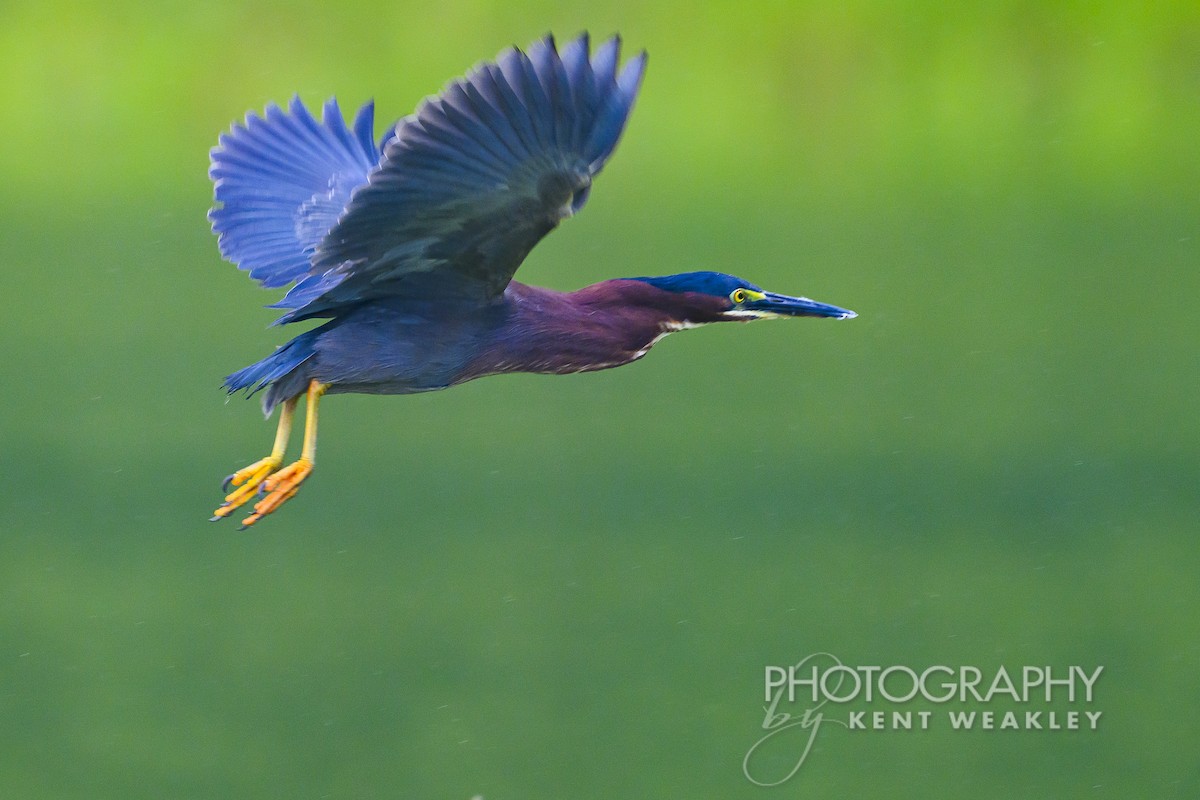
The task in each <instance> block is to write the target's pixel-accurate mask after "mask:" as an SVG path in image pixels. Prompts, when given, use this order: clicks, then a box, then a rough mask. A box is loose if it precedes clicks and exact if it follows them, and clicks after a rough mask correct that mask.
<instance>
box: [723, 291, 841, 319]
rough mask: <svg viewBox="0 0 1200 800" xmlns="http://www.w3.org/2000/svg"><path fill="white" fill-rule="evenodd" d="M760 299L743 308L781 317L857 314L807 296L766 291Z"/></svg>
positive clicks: (835, 316)
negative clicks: (790, 295) (792, 295)
mask: <svg viewBox="0 0 1200 800" xmlns="http://www.w3.org/2000/svg"><path fill="white" fill-rule="evenodd" d="M765 294H766V296H765V297H764V298H763V299H762V300H752V301H751V302H749V303H746V305H745V308H746V309H747V310H750V311H755V312H760V313H762V314H763V316H766V315H769V314H774V315H778V316H781V317H832V318H834V319H854V318H855V317H857V316H858V314H855V313H854V312H853V311H851V310H849V309H846V308H838V307H837V306H831V305H828V304H826V303H818V302H817V301H816V300H809V299H808V298H807V297H788V296H787V295H786V294H775V293H774V292H766V293H765Z"/></svg>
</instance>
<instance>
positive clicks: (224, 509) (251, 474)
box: [212, 456, 282, 521]
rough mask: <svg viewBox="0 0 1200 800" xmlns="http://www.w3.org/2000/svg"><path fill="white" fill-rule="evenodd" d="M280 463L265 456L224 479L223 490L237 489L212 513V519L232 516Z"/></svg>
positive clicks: (271, 457) (278, 459)
mask: <svg viewBox="0 0 1200 800" xmlns="http://www.w3.org/2000/svg"><path fill="white" fill-rule="evenodd" d="M281 461H282V459H280V458H276V457H275V456H267V457H266V458H263V459H260V460H258V461H255V462H254V463H253V464H251V465H250V466H248V467H243V468H242V469H239V470H238V471H237V472H235V473H233V474H232V475H230V476H229V477H228V478H226V479H225V481H224V484H223V488H224V489H226V490H228V489H229V487H230V486H231V485H232V486H236V487H238V488H237V489H235V490H234V491H232V492H230V493H229V494H228V495H226V496H225V502H224V503H221V505H220V507H218V508H217V510H216V511H214V512H213V515H212V519H213V520H214V521H215V520H218V519H224V518H225V517H227V516H229V515H230V514H232V513H233V512H234V511H236V510H237V509H238V508H239V507H241V506H243V505H245V503H246V501H247V500H249V499H250V498H251V497H253V496H254V493H255V491H256V490H257V489H258V487H259V485H260V484H262V483H263V481H265V480H266V479H267V477H268V476H269V475H270V474H271V473H272V472H274V471H275V470H277V469H279V464H280V462H281Z"/></svg>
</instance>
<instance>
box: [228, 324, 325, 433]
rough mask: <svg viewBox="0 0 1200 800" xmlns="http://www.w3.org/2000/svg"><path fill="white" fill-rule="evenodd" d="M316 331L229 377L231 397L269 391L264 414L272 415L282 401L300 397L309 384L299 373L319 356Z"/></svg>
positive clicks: (264, 400) (301, 336)
mask: <svg viewBox="0 0 1200 800" xmlns="http://www.w3.org/2000/svg"><path fill="white" fill-rule="evenodd" d="M313 333H315V331H309V332H307V333H303V334H301V335H299V336H297V337H296V338H295V339H292V340H291V341H290V342H288V343H287V344H285V345H283V346H282V347H280V348H278V349H276V350H275V352H274V353H272V354H271V355H269V356H267V357H266V358H264V359H263V360H262V361H259V362H258V363H255V364H251V365H250V366H248V367H244V368H242V369H239V370H238V371H237V372H234V373H232V374H230V375H226V376H225V382H224V386H225V389H226V391H228V392H229V393H230V394H233V393H235V392H239V391H243V390H244V391H245V392H246V396H247V397H252V396H253V395H254V394H256V393H257V392H259V391H261V390H263V389H267V393H266V395H264V397H263V413H265V414H268V415H269V414H270V413H271V411H272V410H273V409H274V408H275V406H276V404H278V403H279V401H281V400H286V399H287V398H289V397H292V396H294V395H297V394H299V393H300V392H302V391H304V389H305V387H306V386H307V384H308V377H307V376H306V375H301V374H299V373H300V372H302V370H300V367H301V365H303V364H304V363H305V362H306V361H308V360H309V359H310V358H312V357H313V356H314V355H316V350H315V349H314V348H313V340H314V338H315V337H314V336H313V335H312V334H313Z"/></svg>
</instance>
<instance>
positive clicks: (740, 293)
mask: <svg viewBox="0 0 1200 800" xmlns="http://www.w3.org/2000/svg"><path fill="white" fill-rule="evenodd" d="M729 299H730V300H732V301H733V302H734V304H735V305H739V306H740V305H741V304H742V303H744V302H746V290H745V289H734V290H733V294H731V295H729Z"/></svg>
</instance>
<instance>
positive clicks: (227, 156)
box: [209, 33, 855, 527]
mask: <svg viewBox="0 0 1200 800" xmlns="http://www.w3.org/2000/svg"><path fill="white" fill-rule="evenodd" d="M619 55H620V39H619V38H618V37H613V38H611V39H609V40H607V41H605V42H604V43H603V44H601V45H599V46H598V47H596V48H595V50H594V51H593V50H592V48H591V46H590V43H589V39H588V36H587V34H586V33H585V34H583V35H581V36H579V37H578V38H576V39H574V40H572V41H571V42H569V43H568V44H566V45H564V46H563V47H562V48H561V49H560V48H558V47H557V46H556V44H555V41H554V39H553V37H551V36H546V37H545V38H543V39H541V40H540V41H537V42H535V43H534V44H532V45H531V46H530V47H528V48H526V50H524V51H522V50H520V49H519V48H516V47H513V48H510V49H508V50H505V51H504V52H502V53H500V55H499V56H497V58H496V60H495V61H492V62H486V63H482V64H480V65H478V66H476V67H475V68H474V69H472V70H471V71H470V72H468V73H467V75H466V76H465V77H463V78H460V79H458V80H455V81H452V82H451V83H450V84H448V85H447V86H446V88H445V89H443V90H442V92H441V93H440V94H438V95H436V96H433V97H430V98H427V99H426V100H425V101H424V102H422V103H421V105H420V106H419V107H418V108H417V110H416V112H414V113H413V114H411V115H409V116H407V117H405V118H403V119H401V120H400V121H399V122H398V123H396V124H395V125H394V126H392V127H391V128H389V129H388V130H387V132H386V133H385V134H384V135H383V137H382V139H381V140H380V141H378V142H376V141H375V139H374V134H373V128H374V106H373V104H372V103H370V102H368V103H367V104H365V105H364V106H362V108H360V109H359V110H358V113H357V114H356V115H355V117H354V120H353V122H352V123H347V121H346V119H344V118H343V116H342V113H341V111H340V109H339V108H338V105H337V102H336V100H333V99H331V100H329V101H328V102H327V103H325V106H324V109H323V111H322V116H321V120H320V121H318V120H317V119H316V118H315V117H314V116H313V115H312V114H311V113H310V112H309V110H308V109H307V108H306V107H305V106H304V104H303V103H302V102H301V101H300V100H299V98H298V97H297V98H294V99H293V100H292V101H291V103H290V104H289V105H288V108H287V110H284V109H281V108H279V107H278V106H275V105H269V106H268V107H267V109H266V111H265V113H264V114H263V115H262V116H259V115H256V114H254V113H250V114H248V115H247V116H246V119H245V122H244V123H243V124H234V125H233V126H232V128H231V129H230V131H229V132H227V133H225V134H222V135H221V137H220V140H219V143H218V145H217V146H216V147H215V148H213V149H212V151H211V153H210V156H211V166H210V169H209V176H210V177H211V179H212V181H213V184H214V195H215V204H214V205H215V207H214V208H213V210H212V211H211V212H210V213H209V219H210V220H211V222H212V228H213V231H214V232H215V233H216V234H217V235H218V237H219V238H218V247H219V249H220V252H221V255H222V256H224V257H225V258H226V259H227V260H229V261H231V262H233V263H234V264H236V265H237V266H238V267H239V268H240V269H243V270H246V271H247V272H249V273H250V277H251V278H253V279H254V280H256V281H258V282H259V283H260V284H261V285H262V286H263V287H266V288H277V287H283V286H287V285H289V284H291V287H290V289H289V290H288V291H287V293H286V295H285V296H284V297H283V299H282V300H280V301H279V302H278V303H276V304H274V305H273V306H272V307H273V308H280V309H284V310H285V313H284V314H283V316H281V317H280V318H279V319H278V320H277V321H276V324H281V325H282V324H287V323H292V322H300V321H302V320H309V319H315V318H322V319H327V320H328V321H327V322H325V323H324V324H322V325H320V326H319V327H316V328H313V329H312V330H309V331H307V332H305V333H302V334H300V335H299V336H297V337H295V338H294V339H292V340H291V341H289V342H287V343H286V344H284V345H283V346H282V347H279V348H278V349H276V350H275V352H274V353H272V354H271V355H269V356H267V357H266V358H264V359H263V360H261V361H259V362H258V363H256V364H252V365H250V366H248V367H246V368H245V369H241V370H238V371H237V372H234V373H233V374H231V375H229V376H227V377H226V378H225V388H226V389H227V390H228V391H229V392H230V393H233V392H237V391H239V390H245V391H247V392H248V393H249V394H254V393H255V392H258V391H260V390H264V394H263V410H264V412H265V413H266V414H267V415H268V416H270V414H271V413H272V411H273V410H274V409H275V408H276V407H277V406H278V407H279V408H280V412H279V426H278V429H277V432H276V436H275V444H274V446H273V447H272V449H271V453H270V455H268V456H267V457H266V458H263V459H261V460H259V461H256V462H254V463H253V464H250V465H249V466H247V467H245V468H243V469H240V470H238V471H237V472H235V473H233V474H232V475H230V476H229V477H228V478H226V480H225V491H227V492H229V494H228V495H227V496H226V497H225V500H224V502H223V503H222V504H221V505H220V507H219V508H217V510H216V512H215V514H214V516H213V519H214V520H217V519H222V518H224V517H227V516H229V515H231V514H232V513H234V512H235V511H236V510H237V509H238V508H240V507H241V506H243V505H245V504H246V503H248V502H249V501H251V500H252V499H254V500H255V501H256V502H255V504H254V506H253V512H252V513H250V514H249V515H248V516H247V517H246V518H245V520H244V521H243V523H242V525H243V527H247V526H250V525H253V524H254V523H255V522H257V521H258V520H260V519H262V518H263V517H264V516H266V515H268V514H270V513H272V512H274V511H275V510H276V509H278V508H279V507H280V506H281V505H282V504H283V503H284V502H285V501H287V500H288V499H289V498H291V497H292V496H293V495H295V494H296V491H297V490H298V489H299V487H300V485H301V484H302V483H303V482H304V481H305V479H306V478H308V476H309V475H310V474H311V473H312V471H313V465H314V463H315V461H316V450H317V407H318V404H319V402H320V400H321V397H322V396H324V395H326V394H338V393H342V392H365V393H371V394H410V393H414V392H428V391H433V390H436V389H445V388H448V387H450V386H454V385H457V384H460V383H463V382H464V381H469V380H472V379H474V378H480V377H483V376H485V375H497V374H501V373H508V372H533V373H546V374H560V375H561V374H567V373H574V372H587V371H591V370H599V369H607V368H609V367H617V366H621V365H622V364H628V363H630V362H632V361H636V360H638V359H640V358H641V357H642V356H644V355H646V353H647V352H648V351H649V350H650V348H651V347H652V346H653V345H654V343H655V342H657V341H659V340H660V339H662V338H663V337H664V336H666V335H667V334H669V333H672V332H674V331H679V330H683V329H685V328H692V327H696V326H699V325H706V324H709V323H714V322H726V321H734V322H745V321H748V320H754V319H771V318H778V317H830V318H835V319H847V318H850V317H853V316H855V314H854V312H852V311H848V310H846V309H843V308H838V307H836V306H831V305H826V304H824V303H818V302H815V301H813V300H809V299H807V298H804V297H789V296H786V295H782V294H775V293H773V292H768V291H765V290H764V289H762V288H760V287H758V286H756V285H754V284H753V283H750V282H749V281H745V280H742V279H741V278H736V277H733V276H732V275H726V274H723V273H720V272H687V273H683V274H680V275H668V276H664V277H635V278H619V279H616V280H608V281H603V282H601V283H597V284H593V285H591V286H585V287H584V288H582V289H579V290H578V291H574V292H559V291H554V290H552V289H544V288H540V287H536V286H527V285H525V284H522V283H519V282H517V281H514V280H513V279H512V278H513V274H514V273H515V272H516V270H517V268H518V267H519V266H520V265H521V262H522V261H523V260H524V259H525V257H526V255H528V254H529V251H530V250H532V249H533V247H534V246H535V245H536V244H537V243H538V242H539V241H541V239H542V237H544V236H545V235H546V234H547V233H549V232H550V231H552V230H554V228H556V227H557V226H558V224H559V223H560V222H562V221H563V220H564V219H566V218H568V217H571V216H573V215H575V214H576V213H578V212H579V211H580V210H581V209H582V208H583V206H584V204H585V203H586V202H587V199H588V193H589V192H590V191H591V188H592V181H593V179H594V178H595V177H596V175H597V174H599V172H600V170H601V169H602V168H603V166H604V164H605V162H606V161H607V160H608V159H609V157H610V156H611V155H612V153H613V150H614V148H615V147H616V145H617V141H618V140H619V139H620V137H621V133H622V131H623V130H624V128H625V123H626V121H627V120H628V118H629V114H630V111H631V110H632V108H633V103H634V99H635V98H636V97H637V94H638V89H639V87H640V86H641V83H642V76H643V75H644V73H645V70H646V53H645V52H642V53H640V54H638V55H636V56H634V57H633V58H630V59H628V60H627V61H626V62H625V63H624V64H623V65H622V64H619V61H620V58H619ZM301 397H305V398H306V405H305V427H304V442H303V449H302V452H301V454H300V457H299V458H298V459H297V460H296V461H294V462H292V463H291V464H289V465H287V466H284V464H283V461H284V455H285V452H286V449H287V445H288V439H289V436H290V433H291V429H292V422H293V417H294V416H295V413H296V408H297V405H298V403H299V400H300V398H301Z"/></svg>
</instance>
